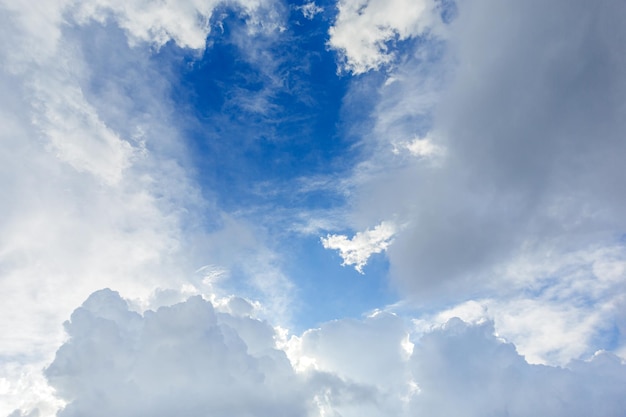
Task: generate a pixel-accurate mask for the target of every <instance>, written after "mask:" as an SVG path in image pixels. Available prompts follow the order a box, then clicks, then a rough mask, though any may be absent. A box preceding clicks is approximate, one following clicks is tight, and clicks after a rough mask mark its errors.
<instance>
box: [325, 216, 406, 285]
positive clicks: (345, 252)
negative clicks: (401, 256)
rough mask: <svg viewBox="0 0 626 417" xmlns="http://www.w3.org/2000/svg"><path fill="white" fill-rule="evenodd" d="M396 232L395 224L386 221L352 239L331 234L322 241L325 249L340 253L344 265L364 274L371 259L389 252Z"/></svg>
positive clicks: (358, 233) (357, 234)
mask: <svg viewBox="0 0 626 417" xmlns="http://www.w3.org/2000/svg"><path fill="white" fill-rule="evenodd" d="M396 232H397V226H396V225H395V224H394V223H393V222H390V221H384V222H381V223H380V224H379V225H377V226H376V227H374V228H373V229H368V230H366V231H364V232H357V233H356V234H355V235H354V236H353V237H352V238H351V239H349V238H348V237H347V236H345V235H333V234H329V235H327V236H326V237H322V238H321V241H322V245H323V246H324V248H326V249H336V250H338V251H339V255H340V256H341V257H342V258H343V263H342V265H344V266H345V265H354V269H356V270H357V271H358V272H359V273H361V274H362V273H363V267H364V266H365V264H367V260H368V259H369V257H370V256H372V255H373V254H375V253H381V252H384V251H385V250H387V248H388V247H389V245H390V244H391V243H392V241H393V237H394V236H395V234H396Z"/></svg>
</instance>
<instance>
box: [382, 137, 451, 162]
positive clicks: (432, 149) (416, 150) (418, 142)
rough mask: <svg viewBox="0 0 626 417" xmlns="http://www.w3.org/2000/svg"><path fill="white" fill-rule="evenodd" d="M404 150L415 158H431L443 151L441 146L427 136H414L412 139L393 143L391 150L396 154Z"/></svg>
mask: <svg viewBox="0 0 626 417" xmlns="http://www.w3.org/2000/svg"><path fill="white" fill-rule="evenodd" d="M405 150H406V151H408V152H409V154H411V155H412V156H415V157H417V158H431V157H434V156H437V155H441V154H442V153H443V148H441V147H440V146H437V145H435V144H434V143H433V141H432V140H431V139H429V138H415V139H413V140H412V141H407V142H401V143H399V144H395V145H394V147H393V150H392V151H393V153H394V154H396V155H398V154H400V153H401V152H402V151H405Z"/></svg>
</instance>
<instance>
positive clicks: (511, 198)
mask: <svg viewBox="0 0 626 417" xmlns="http://www.w3.org/2000/svg"><path fill="white" fill-rule="evenodd" d="M625 16H626V7H625V6H624V4H623V2H618V1H608V2H600V3H597V2H596V3H589V2H585V1H574V2H570V1H552V2H549V3H545V2H540V1H527V2H517V3H506V4H504V3H501V2H497V1H490V0H480V1H472V2H463V3H461V4H459V12H458V15H457V18H456V20H455V21H454V22H453V23H452V24H451V25H450V27H449V29H450V30H449V38H448V40H447V43H446V44H445V47H442V46H441V44H437V45H435V46H433V47H432V48H434V49H435V50H437V51H442V50H445V54H444V55H443V57H440V58H437V57H436V56H435V57H431V58H429V59H424V56H428V53H426V54H424V53H421V52H420V50H418V51H417V52H416V53H414V54H413V55H410V56H407V60H406V62H404V63H403V64H401V65H400V66H399V68H398V69H397V71H396V72H395V73H394V74H392V75H393V76H394V77H395V81H394V82H393V83H391V84H389V85H386V86H384V87H381V90H380V94H381V100H380V102H379V105H378V107H377V108H376V110H375V114H374V116H375V117H376V120H377V125H376V128H375V129H374V135H375V137H372V138H371V139H372V141H373V142H375V143H376V145H375V146H376V147H378V153H377V154H376V156H375V158H374V160H373V161H369V163H370V164H372V163H377V164H379V165H380V164H382V165H383V166H386V167H387V168H388V169H387V172H386V173H383V174H380V175H378V176H376V177H375V178H374V179H373V180H368V181H367V182H366V183H365V185H364V186H362V187H361V189H360V191H359V205H360V207H361V208H360V210H359V212H358V213H357V214H356V216H359V217H360V218H361V219H363V218H367V219H368V220H367V221H363V220H360V222H361V223H365V224H367V223H372V222H377V221H379V219H381V218H393V217H394V216H398V217H399V218H400V219H401V220H406V221H407V223H409V224H410V227H408V228H407V229H406V231H405V232H403V233H400V234H398V236H397V237H396V240H395V242H394V244H393V245H392V246H391V247H390V248H389V251H388V255H389V259H390V262H391V273H392V277H393V279H394V280H395V282H396V283H398V285H399V286H400V287H402V288H404V289H405V290H407V291H408V292H409V293H410V294H411V296H413V297H416V298H419V299H420V300H421V301H423V302H426V301H428V300H430V301H432V300H435V299H436V298H433V297H436V296H437V295H440V296H443V297H452V298H466V297H471V296H472V295H475V294H476V293H480V292H481V291H484V290H485V288H486V287H490V286H494V285H495V286H498V285H500V284H498V282H497V281H498V279H497V278H495V277H496V276H497V275H498V274H497V271H498V268H501V267H502V266H503V265H505V264H506V263H507V262H509V261H511V260H512V259H514V258H515V257H517V256H519V255H520V254H522V253H528V252H533V251H534V252H535V253H536V254H537V256H539V257H542V256H547V254H552V255H554V254H555V253H568V252H570V251H573V250H580V249H584V248H588V247H592V246H597V245H612V244H616V243H618V239H619V236H620V234H621V233H623V232H624V230H626V223H625V222H624V217H623V215H621V213H623V212H624V209H626V199H625V198H624V195H625V194H624V193H623V184H624V183H625V181H626V171H624V169H623V155H625V154H626V140H624V131H626V118H625V117H624V109H625V108H626V75H625V74H626V59H625V58H624V55H623V53H622V50H623V43H624V40H625V39H626V30H625V29H624V26H623V24H622V21H623V19H624V17H625ZM425 45H426V46H425ZM418 48H422V49H423V48H428V42H425V43H424V42H422V43H419V44H418ZM431 52H432V51H431ZM435 55H436V54H435ZM448 68H454V69H453V71H449V70H448ZM444 69H445V71H444ZM442 74H443V75H442ZM409 102H414V103H415V104H414V105H412V106H408V105H406V103H409ZM429 106H430V107H429ZM428 108H430V110H428ZM425 109H426V110H425ZM429 125H430V126H431V128H430V133H429V134H428V135H429V137H432V139H433V140H434V143H435V144H437V145H439V146H442V147H444V148H445V150H446V151H445V157H443V158H441V159H440V160H439V161H438V162H437V163H430V162H427V161H423V160H414V161H413V162H411V163H407V162H406V160H402V161H401V162H402V163H398V158H395V157H394V156H393V155H392V154H391V152H390V148H391V146H390V144H389V143H390V142H391V143H392V144H393V143H396V142H397V141H398V140H410V139H411V138H413V137H416V136H422V135H423V134H424V129H425V127H426V126H429ZM394 158H395V159H394ZM542 259H543V258H542ZM507 285H509V284H506V283H505V284H504V285H501V287H505V290H506V287H507Z"/></svg>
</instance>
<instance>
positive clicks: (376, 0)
mask: <svg viewBox="0 0 626 417" xmlns="http://www.w3.org/2000/svg"><path fill="white" fill-rule="evenodd" d="M436 6H437V5H436V2H435V1H433V0H419V1H414V0H392V1H389V0H372V1H369V2H368V1H364V0H341V1H339V2H338V5H337V7H338V9H339V14H338V16H337V20H336V21H335V24H334V26H332V27H331V28H330V30H329V33H330V40H329V42H328V44H329V45H330V47H331V48H333V49H335V50H337V51H338V52H339V53H340V55H341V56H342V58H343V61H344V62H343V69H345V70H347V71H350V72H352V73H353V74H361V73H364V72H367V71H370V70H376V69H378V68H380V67H381V66H383V65H386V64H389V63H391V62H392V61H393V59H394V54H393V52H392V51H390V48H389V46H388V44H389V43H390V42H393V41H395V40H405V39H408V38H410V37H414V36H419V35H422V34H424V33H425V32H426V31H428V30H430V29H432V28H433V27H434V26H436V25H437V24H438V22H439V21H440V19H439V18H438V17H437V16H436V13H435V10H436Z"/></svg>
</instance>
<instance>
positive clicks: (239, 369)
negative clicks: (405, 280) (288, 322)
mask: <svg viewBox="0 0 626 417" xmlns="http://www.w3.org/2000/svg"><path fill="white" fill-rule="evenodd" d="M229 304H232V305H223V306H222V307H219V308H216V307H214V306H213V305H212V304H211V303H210V302H208V301H205V300H203V299H202V298H200V297H198V296H197V297H192V298H190V299H189V300H187V301H186V302H183V303H179V304H176V305H173V306H171V307H162V308H160V309H158V310H157V311H146V312H145V313H144V314H143V315H139V314H137V313H135V312H132V311H130V310H129V309H128V306H127V304H126V302H125V301H124V300H123V299H122V298H120V296H119V295H118V294H117V293H115V292H113V291H111V290H101V291H98V292H96V293H94V294H92V295H91V296H90V297H89V298H88V300H87V301H85V302H84V303H83V305H82V306H81V307H79V308H78V309H76V310H75V311H74V313H73V314H72V316H71V320H70V321H68V322H66V324H65V327H66V330H67V332H68V336H69V339H68V340H67V341H66V343H65V344H64V345H63V346H62V347H61V348H60V349H59V350H58V352H57V355H56V358H55V360H54V362H53V363H52V364H51V365H50V366H49V367H48V368H47V370H46V372H45V373H46V376H47V378H48V380H49V382H50V384H51V386H52V387H53V388H54V389H55V391H56V393H57V395H58V396H60V397H61V398H62V399H63V400H64V401H66V402H67V405H66V406H65V408H63V409H62V410H61V411H59V413H58V415H59V416H82V415H93V416H100V415H102V416H105V415H112V414H114V415H119V416H127V415H129V416H130V415H138V414H150V415H157V416H160V415H164V416H165V415H172V414H177V413H185V414H186V415H188V416H190V417H193V416H200V415H206V414H207V413H209V414H211V415H218V416H222V415H224V416H226V415H229V416H230V415H251V414H254V415H256V414H263V415H265V414H271V415H286V416H287V415H288V416H293V415H298V416H306V415H308V416H312V417H322V416H328V415H332V416H339V415H341V416H344V417H356V416H367V417H370V416H371V417H374V416H388V415H397V416H410V415H416V414H418V415H421V414H428V415H433V416H446V415H460V416H483V415H502V414H505V413H508V414H509V415H512V416H524V415H529V414H534V415H552V416H572V415H573V416H596V415H597V416H600V415H602V416H618V415H620V413H621V412H622V411H623V408H624V406H626V403H625V402H626V400H625V399H624V398H623V395H622V394H623V390H624V389H625V388H626V365H625V364H624V363H623V362H622V361H621V360H620V359H619V358H618V357H616V356H614V355H612V354H610V353H606V352H598V353H596V354H595V355H593V357H591V358H590V359H589V360H587V361H580V360H579V361H573V362H571V363H570V364H568V365H567V367H566V368H560V367H550V366H544V365H529V364H528V363H527V362H526V361H525V360H524V358H523V357H522V356H520V355H519V354H518V353H517V352H516V350H515V347H514V346H513V345H512V344H510V343H506V342H505V341H503V340H502V339H499V338H497V337H496V336H495V335H494V328H493V323H492V322H490V321H486V322H483V323H481V324H473V325H471V324H468V323H465V322H463V321H461V320H460V319H458V318H453V319H451V320H449V321H447V322H446V323H445V324H444V325H443V326H438V327H436V328H434V329H432V330H429V331H426V332H422V331H419V330H416V329H415V328H413V327H412V326H411V325H410V324H409V323H410V322H407V321H405V320H404V319H403V318H401V317H399V316H396V315H394V314H390V313H385V312H377V313H374V314H372V315H370V316H369V317H366V318H364V319H361V320H354V319H344V320H336V321H332V322H328V323H325V324H323V325H322V326H321V327H320V328H319V329H311V330H308V331H306V332H305V333H304V334H303V335H302V336H300V337H296V336H292V337H291V338H290V339H289V340H288V341H286V340H284V336H283V335H281V334H280V333H277V332H276V330H275V329H274V328H272V327H271V326H270V325H269V324H268V323H267V322H264V321H260V320H258V319H255V318H253V317H251V316H250V315H249V314H248V313H249V312H251V311H252V306H251V305H250V304H249V303H248V302H247V301H245V300H242V299H231V300H230V302H229ZM279 342H280V343H279ZM279 345H280V346H282V347H283V349H286V350H283V349H281V348H279V347H278V346H279ZM450 398H454V399H455V400H454V401H450ZM529 399H532V400H529ZM31 412H32V413H35V415H36V413H37V412H36V410H31V409H23V410H22V411H19V410H18V411H15V412H14V413H13V415H24V414H28V413H31Z"/></svg>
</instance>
